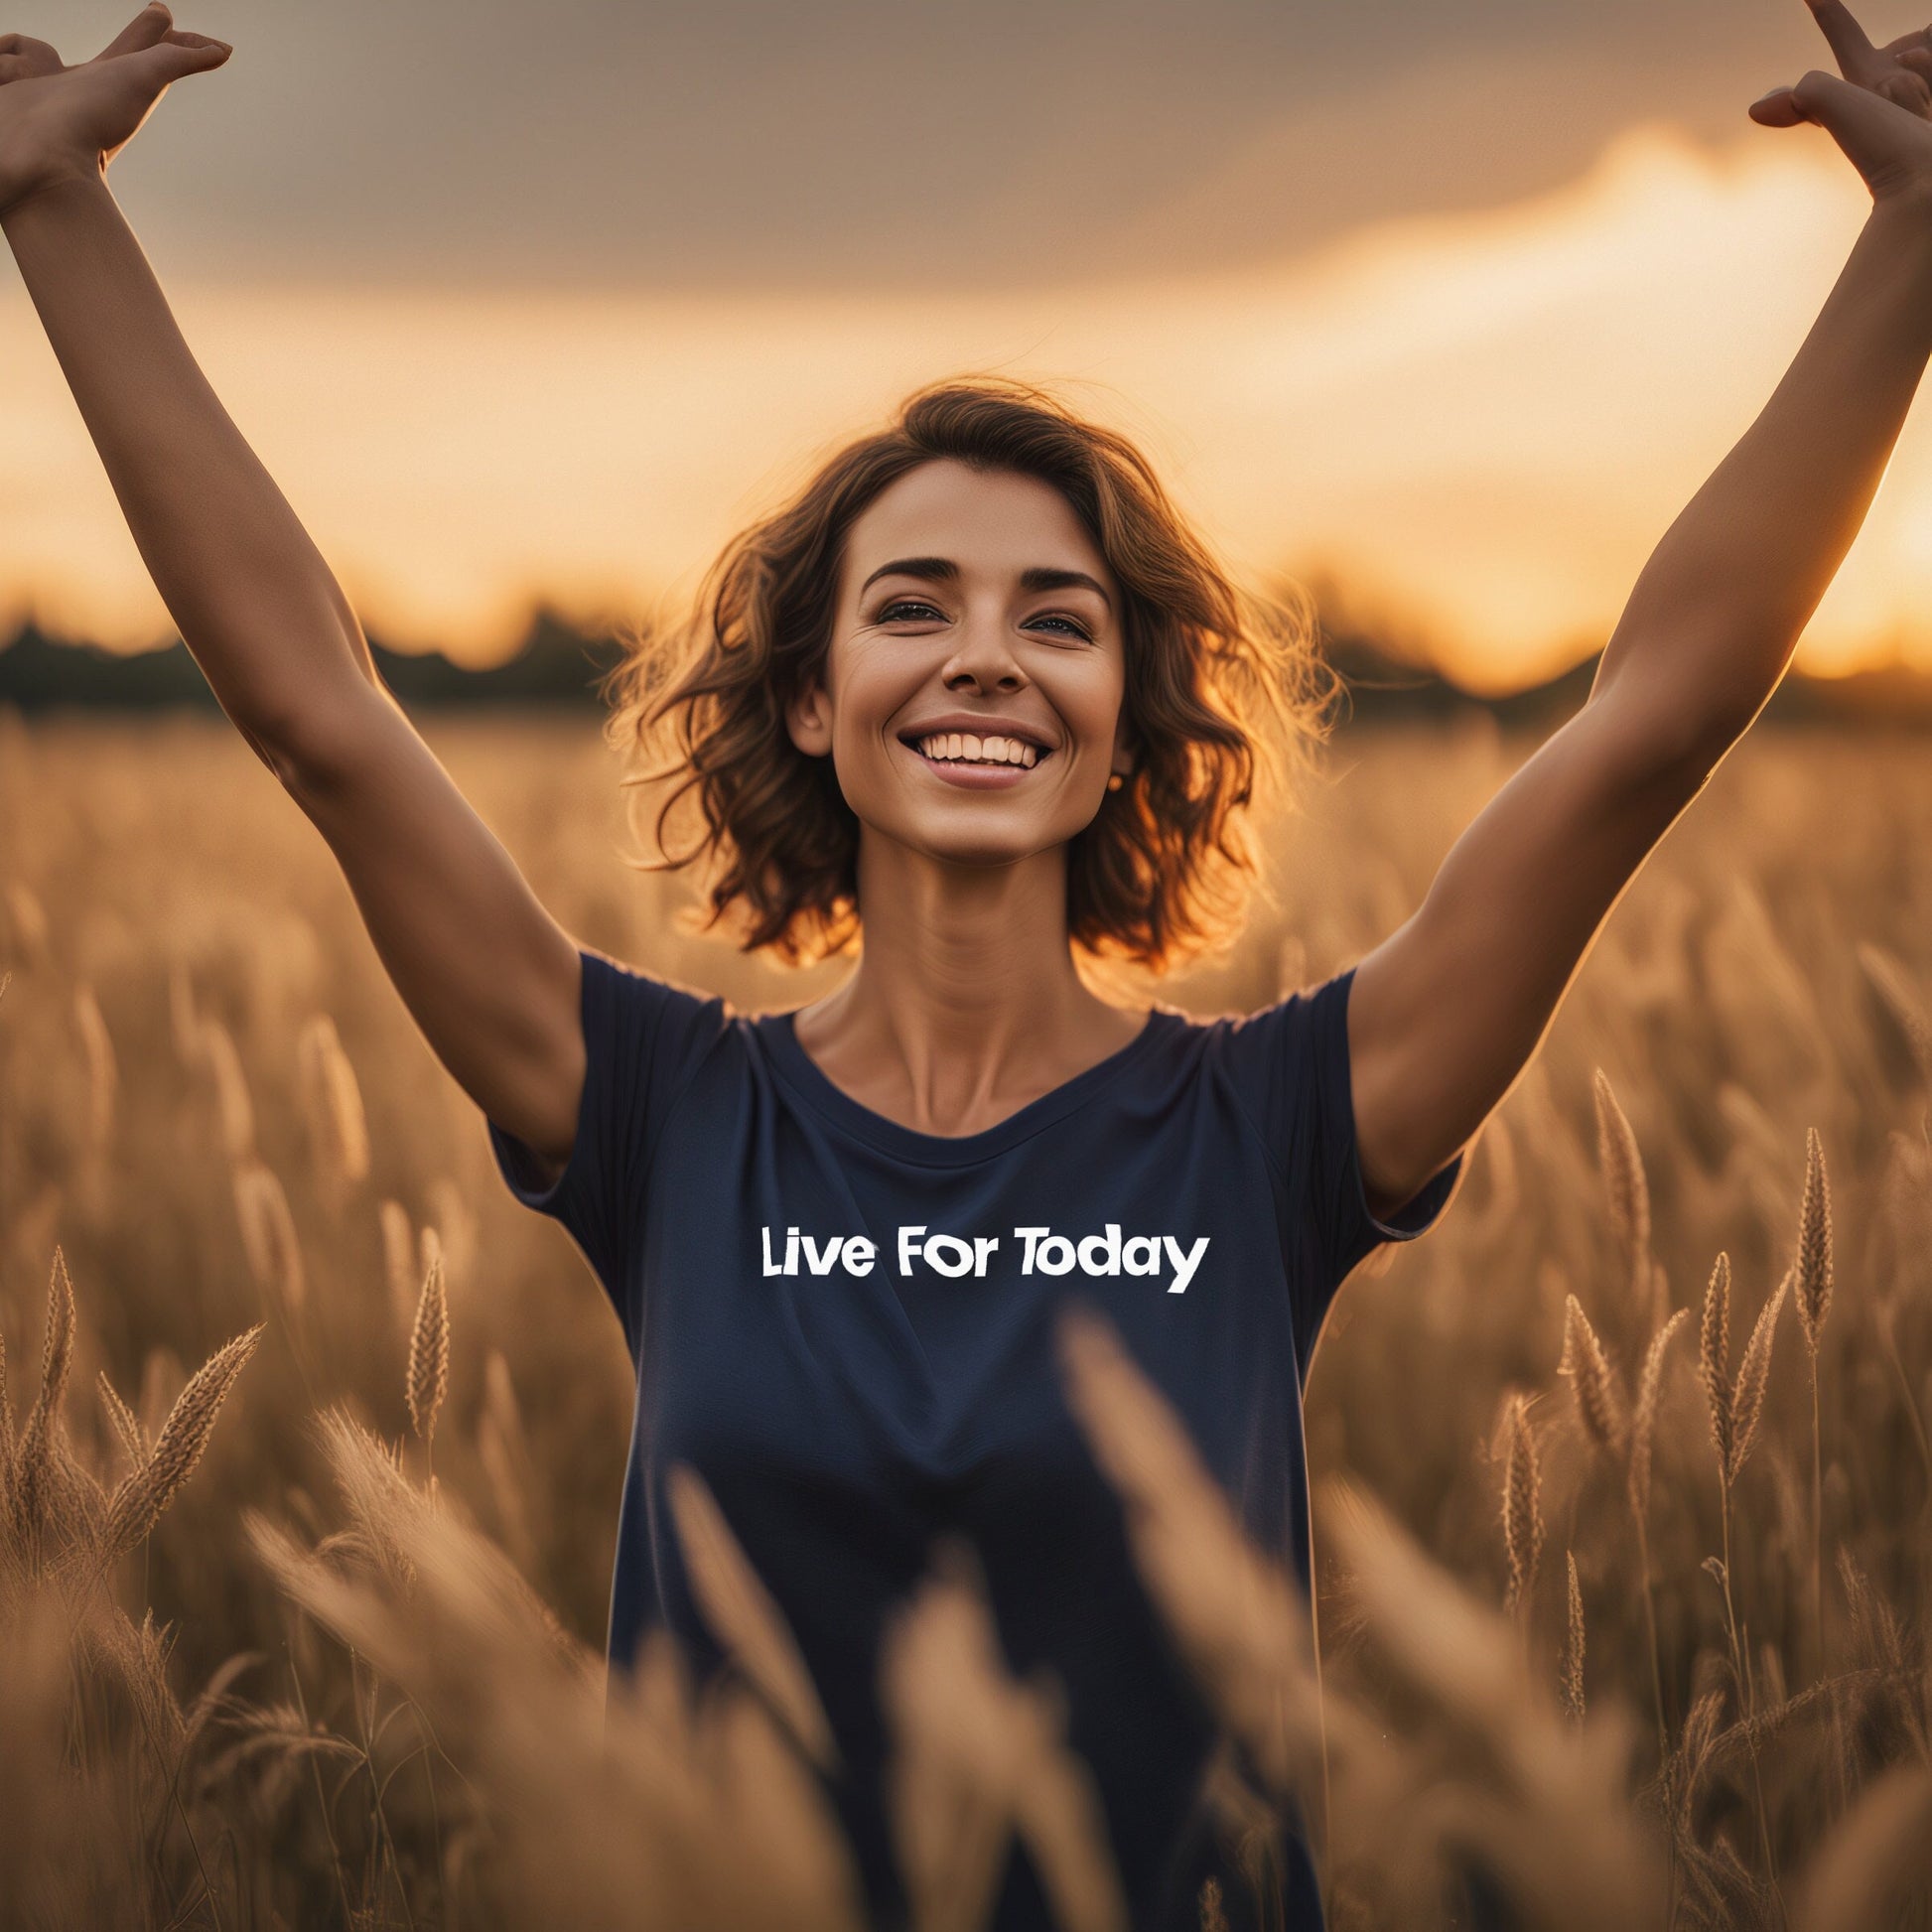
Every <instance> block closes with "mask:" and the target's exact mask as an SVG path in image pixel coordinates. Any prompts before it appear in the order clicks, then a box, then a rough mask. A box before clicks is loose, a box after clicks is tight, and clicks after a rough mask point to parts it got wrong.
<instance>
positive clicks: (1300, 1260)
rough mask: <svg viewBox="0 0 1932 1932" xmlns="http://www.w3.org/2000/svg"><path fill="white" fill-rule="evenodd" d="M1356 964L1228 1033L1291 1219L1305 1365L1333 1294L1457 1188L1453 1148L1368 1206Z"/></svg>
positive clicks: (1430, 1216) (1429, 1218)
mask: <svg viewBox="0 0 1932 1932" xmlns="http://www.w3.org/2000/svg"><path fill="white" fill-rule="evenodd" d="M1354 978H1355V969H1354V968H1353V967H1352V966H1351V967H1349V968H1348V969H1347V970H1346V971H1344V972H1341V973H1337V974H1336V975H1335V976H1334V977H1333V978H1332V979H1330V980H1327V981H1324V982H1323V983H1322V984H1321V985H1319V986H1317V987H1315V988H1313V989H1312V990H1311V991H1307V992H1298V993H1292V994H1290V995H1289V996H1288V998H1287V999H1285V1000H1282V1001H1280V1002H1279V1003H1278V1004H1277V1005H1275V1006H1272V1007H1267V1008H1264V1009H1262V1010H1261V1011H1260V1012H1258V1013H1253V1014H1249V1015H1247V1016H1246V1017H1244V1018H1242V1019H1239V1020H1236V1021H1234V1022H1233V1023H1232V1024H1231V1025H1230V1027H1229V1028H1228V1031H1227V1032H1226V1034H1225V1035H1224V1046H1225V1050H1226V1052H1227V1055H1228V1074H1229V1077H1230V1079H1231V1080H1232V1082H1233V1084H1234V1087H1235V1091H1236V1092H1237V1094H1238V1095H1239V1096H1240V1099H1241V1104H1242V1106H1243V1108H1244V1109H1245V1110H1246V1112H1247V1114H1248V1117H1249V1119H1250V1121H1251V1123H1252V1124H1253V1126H1254V1128H1255V1129H1256V1131H1257V1132H1258V1133H1259V1134H1260V1136H1261V1138H1262V1140H1263V1142H1264V1143H1265V1144H1266V1146H1267V1148H1268V1151H1269V1154H1270V1155H1271V1157H1272V1159H1273V1161H1274V1163H1275V1164H1276V1172H1277V1173H1278V1175H1279V1176H1280V1184H1281V1190H1282V1193H1281V1198H1282V1204H1283V1208H1284V1211H1285V1213H1286V1214H1287V1215H1288V1217H1289V1219H1290V1220H1291V1222H1293V1223H1294V1224H1295V1226H1294V1228H1293V1229H1292V1231H1291V1242H1292V1247H1293V1250H1294V1255H1295V1261H1294V1264H1293V1269H1294V1277H1293V1279H1292V1281H1291V1291H1292V1293H1293V1294H1294V1296H1295V1299H1296V1307H1295V1329H1296V1338H1297V1342H1298V1345H1299V1346H1300V1348H1301V1350H1302V1359H1303V1361H1304V1363H1306V1362H1307V1361H1308V1358H1309V1355H1310V1353H1311V1351H1312V1349H1313V1346H1314V1337H1315V1333H1316V1331H1317V1330H1318V1329H1319V1327H1320V1325H1321V1320H1322V1317H1323V1316H1324V1315H1325V1314H1326V1313H1327V1311H1328V1307H1329V1304H1330V1303H1331V1302H1332V1301H1333V1300H1334V1296H1335V1291H1336V1290H1337V1289H1338V1288H1339V1287H1340V1286H1341V1284H1342V1282H1343V1281H1344V1280H1345V1279H1346V1278H1347V1276H1348V1273H1349V1271H1350V1270H1351V1269H1353V1268H1354V1267H1355V1266H1356V1264H1357V1263H1358V1262H1360V1261H1361V1260H1362V1259H1363V1257H1364V1256H1366V1255H1367V1254H1369V1253H1370V1252H1371V1251H1372V1250H1373V1249H1375V1248H1378V1247H1380V1246H1381V1245H1382V1243H1383V1242H1385V1241H1413V1240H1414V1239H1415V1238H1416V1237H1417V1236H1418V1235H1420V1234H1426V1233H1427V1232H1428V1231H1429V1229H1430V1228H1431V1227H1433V1226H1434V1225H1435V1223H1436V1221H1437V1219H1438V1217H1439V1216H1440V1215H1441V1213H1442V1211H1443V1209H1444V1207H1445V1206H1447V1205H1448V1202H1449V1195H1450V1194H1451V1193H1453V1192H1454V1190H1455V1183H1456V1178H1457V1175H1458V1174H1459V1173H1460V1172H1461V1168H1462V1156H1461V1155H1460V1154H1457V1155H1456V1156H1455V1158H1454V1159H1453V1160H1452V1161H1450V1162H1449V1165H1448V1166H1447V1167H1444V1168H1442V1169H1440V1170H1439V1171H1438V1172H1437V1173H1435V1174H1433V1175H1432V1176H1431V1177H1430V1178H1429V1179H1428V1180H1427V1181H1426V1182H1425V1183H1424V1184H1423V1185H1422V1187H1421V1188H1419V1189H1418V1190H1417V1191H1416V1193H1415V1194H1413V1195H1412V1196H1411V1197H1410V1198H1409V1199H1408V1200H1407V1201H1405V1202H1404V1203H1403V1204H1402V1206H1401V1207H1400V1208H1398V1209H1397V1210H1396V1212H1395V1213H1394V1214H1393V1215H1391V1216H1390V1217H1389V1218H1388V1219H1387V1220H1378V1219H1377V1218H1376V1217H1375V1216H1374V1215H1373V1214H1371V1213H1370V1212H1369V1207H1368V1191H1367V1188H1366V1186H1365V1185H1364V1183H1363V1180H1362V1170H1361V1160H1360V1156H1359V1153H1358V1151H1357V1148H1356V1144H1355V1103H1354V1090H1353V1087H1352V1084H1351V1081H1350V1074H1349V1059H1348V994H1349V990H1350V988H1351V987H1352V985H1353V983H1354Z"/></svg>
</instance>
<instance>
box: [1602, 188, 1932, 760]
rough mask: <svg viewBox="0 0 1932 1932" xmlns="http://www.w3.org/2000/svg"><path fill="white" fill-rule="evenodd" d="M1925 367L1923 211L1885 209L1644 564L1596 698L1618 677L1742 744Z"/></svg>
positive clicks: (1874, 214)
mask: <svg viewBox="0 0 1932 1932" xmlns="http://www.w3.org/2000/svg"><path fill="white" fill-rule="evenodd" d="M1928 355H1932V207H1927V206H1925V205H1924V204H1922V203H1920V202H1919V201H1917V200H1908V199H1898V200H1891V201H1881V202H1878V203H1876V204H1874V205H1873V207H1872V210H1871V213H1870V215H1869V216H1868V217H1867V219H1866V221H1865V224H1864V227H1863V230H1862V231H1861V233H1860V235H1859V238H1858V241H1857V244H1856V245H1855V246H1854V248H1853V250H1852V254H1851V258H1850V259H1849V260H1848V261H1847V263H1846V265H1845V268H1844V271H1843V272H1842V273H1841V274H1840V276H1839V278H1838V281H1837V283H1836V284H1835V285H1834V286H1833V289H1832V292H1831V295H1830V297H1829V298H1828V299H1827V301H1826V303H1825V306H1824V308H1823V309H1822V310H1821V311H1820V313H1819V317H1818V320H1817V322H1816V323H1814V324H1813V325H1812V329H1811V333H1810V334H1809V335H1808V336H1807V337H1806V338H1805V341H1804V343H1803V345H1802V346H1801V347H1800V348H1799V350H1798V353H1797V355H1796V356H1795V358H1794V359H1793V361H1792V363H1791V366H1790V368H1789V369H1788V370H1787V371H1786V372H1785V376H1784V379H1783V380H1782V381H1781V382H1780V383H1779V384H1778V386H1777V389H1776V391H1775V392H1774V393H1773V395H1772V397H1771V399H1770V401H1769V402H1768V403H1766V404H1765V406H1764V409H1763V411H1762V412H1761V413H1760V415H1759V416H1758V418H1757V420H1756V421H1755V422H1754V423H1753V424H1752V425H1751V427H1750V428H1749V430H1747V431H1746V432H1745V434H1744V436H1743V438H1742V439H1741V440H1740V441H1739V442H1738V444H1737V445H1736V447H1735V448H1734V449H1733V450H1732V451H1731V452H1730V454H1729V455H1728V456H1727V457H1725V460H1724V462H1723V463H1721V464H1720V465H1719V466H1718V468H1717V470H1716V471H1715V472H1713V474H1712V476H1711V478H1710V481H1709V482H1707V483H1705V485H1704V487H1703V488H1702V489H1700V490H1699V491H1698V493H1697V494H1696V495H1695V496H1694V497H1693V498H1692V499H1691V501H1690V503H1689V504H1688V505H1687V506H1686V507H1685V509H1684V511H1683V512H1682V514H1680V515H1679V517H1678V518H1677V521H1676V522H1675V523H1673V524H1672V525H1671V527H1670V529H1669V530H1668V531H1667V532H1666V533H1665V535H1664V538H1663V541H1662V542H1661V543H1659V544H1658V546H1657V549H1656V551H1655V553H1654V554H1653V555H1652V557H1651V559H1650V561H1649V563H1648V564H1646V565H1645V567H1644V570H1643V573H1642V575H1641V576H1640V577H1639V578H1638V579H1637V583H1636V587H1635V589H1634V590H1633V591H1632V592H1631V594H1630V601H1629V603H1628V605H1627V606H1626V607H1625V609H1624V612H1623V615H1622V617H1621V619H1620V620H1619V621H1618V623H1617V627H1616V632H1615V634H1614V635H1613V636H1612V637H1611V639H1610V641H1609V643H1608V645H1607V646H1606V647H1605V649H1604V652H1603V656H1602V660H1601V662H1600V664H1599V665H1598V668H1597V674H1596V690H1597V691H1601V690H1603V689H1604V688H1605V687H1606V686H1607V685H1609V684H1610V683H1612V682H1614V681H1617V680H1621V679H1624V678H1626V677H1627V678H1628V679H1629V680H1631V682H1632V684H1633V685H1634V686H1636V687H1639V688H1640V689H1641V691H1642V693H1643V694H1644V696H1645V697H1646V699H1647V700H1648V701H1651V702H1655V703H1657V704H1659V705H1660V706H1661V707H1663V708H1665V709H1666V710H1668V711H1669V712H1670V713H1671V714H1672V715H1674V716H1677V717H1679V718H1680V719H1683V720H1685V721H1687V722H1689V723H1690V724H1692V725H1693V726H1694V727H1695V728H1697V729H1698V730H1700V731H1702V732H1703V733H1704V734H1705V736H1704V738H1703V739H1702V740H1701V741H1700V742H1702V743H1705V744H1712V745H1715V746H1716V747H1717V748H1718V749H1719V750H1720V751H1722V748H1723V747H1724V746H1725V745H1728V744H1729V743H1730V742H1731V740H1732V739H1734V738H1735V737H1736V736H1737V735H1738V734H1739V733H1740V732H1742V731H1743V730H1744V728H1745V727H1746V726H1747V725H1748V724H1749V723H1750V721H1751V720H1752V718H1754V717H1755V716H1756V714H1757V712H1758V710H1759V709H1760V708H1761V707H1762V705H1763V703H1764V701H1765V699H1766V698H1768V697H1769V696H1770V694H1771V692H1772V691H1773V690H1774V689H1775V688H1776V686H1777V682H1778V679H1779V678H1780V677H1782V676H1783V674H1784V670H1785V667H1786V665H1787V664H1788V663H1789V661H1790V658H1791V654H1792V652H1793V651H1794V650H1795V649H1796V647H1797V642H1798V638H1799V636H1800V634H1801V633H1802V632H1803V630H1804V627H1805V625H1806V623H1807V622H1809V621H1810V619H1811V615H1812V613H1813V611H1814V610H1816V609H1817V606H1818V602H1819V600H1820V599H1821V598H1822V597H1823V596H1824V594H1825V591H1826V588H1827V587H1828V586H1829V585H1830V583H1831V581H1832V578H1833V576H1834V575H1835V574H1836V572H1837V570H1838V567H1839V565H1840V563H1841V562H1843V560H1844V557H1845V553H1846V552H1847V551H1848V550H1849V549H1850V548H1851V546H1852V540H1853V538H1854V537H1856V536H1857V535H1858V532H1859V526H1860V525H1861V524H1862V523H1863V521H1864V516H1865V512H1866V510H1867V509H1868V508H1869V507H1870V504H1871V498H1872V496H1873V494H1874V493H1875V492H1876V490H1877V487H1878V481H1879V478H1880V477H1882V476H1883V474H1884V469H1885V464H1886V462H1887V461H1888V459H1889V458H1890V455H1891V450H1892V445H1893V443H1894V442H1895V441H1896V440H1897V437H1898V432H1899V429H1900V427H1901V425H1902V424H1903V423H1904V420H1905V414H1906V411H1907V410H1908V409H1909V408H1910V406H1911V401H1912V397H1913V395H1914V393H1915V392H1916V390H1917V388H1918V384H1919V378H1920V376H1921V375H1922V374H1923V373H1924V370H1925V365H1926V359H1927V356H1928ZM1592 695H1595V693H1594V692H1593V693H1592Z"/></svg>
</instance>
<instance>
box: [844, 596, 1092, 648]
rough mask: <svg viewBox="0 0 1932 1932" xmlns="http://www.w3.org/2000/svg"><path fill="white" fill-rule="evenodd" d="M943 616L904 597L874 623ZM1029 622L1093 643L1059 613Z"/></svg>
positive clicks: (1075, 622)
mask: <svg viewBox="0 0 1932 1932" xmlns="http://www.w3.org/2000/svg"><path fill="white" fill-rule="evenodd" d="M943 615H944V614H943V613H942V612H940V611H938V610H936V609H934V607H933V606H932V605H930V604H921V603H920V602H919V601H918V600H917V599H916V598H903V597H902V598H897V599H896V600H895V601H894V602H893V603H891V604H888V605H885V606H883V607H882V608H881V610H880V613H879V616H878V617H877V618H876V619H875V620H874V621H875V622H877V623H902V622H908V621H916V620H923V619H927V618H938V617H942V616H943ZM1027 621H1028V622H1029V623H1030V624H1039V623H1057V624H1061V625H1063V626H1064V627H1065V628H1066V629H1067V630H1069V631H1071V632H1072V634H1073V635H1074V636H1076V637H1079V638H1081V639H1083V640H1084V641H1085V642H1087V643H1092V642H1093V633H1092V631H1090V630H1088V629H1087V627H1086V626H1085V625H1084V624H1082V623H1081V622H1079V621H1078V620H1076V619H1074V618H1069V617H1065V616H1062V615H1061V614H1060V613H1059V612H1057V611H1051V612H1048V613H1046V614H1045V615H1044V616H1042V617H1037V618H1029V619H1028V620H1027Z"/></svg>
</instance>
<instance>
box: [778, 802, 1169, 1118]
mask: <svg viewBox="0 0 1932 1932" xmlns="http://www.w3.org/2000/svg"><path fill="white" fill-rule="evenodd" d="M859 903H860V905H861V907H862V909H863V917H864V921H865V939H864V949H863V952H862V954H861V957H860V961H859V965H858V968H857V970H856V971H855V972H854V973H853V975H852V977H851V978H850V979H849V980H847V981H846V983H845V984H844V985H843V986H841V987H840V988H839V990H838V991H837V992H836V993H833V994H831V995H830V996H829V997H828V998H826V999H824V1000H821V1001H819V1002H818V1003H817V1004H816V1005H815V1006H812V1007H808V1008H806V1009H805V1010H803V1011H802V1012H801V1013H800V1014H799V1015H798V1017H797V1021H796V1028H797V1035H798V1040H799V1043H800V1045H802V1046H803V1047H804V1048H805V1049H806V1051H807V1052H809V1053H810V1054H811V1056H812V1058H813V1059H814V1060H815V1061H816V1062H817V1064H818V1065H819V1067H820V1069H821V1070H822V1071H823V1072H824V1073H825V1074H826V1076H827V1077H828V1078H829V1079H830V1080H831V1081H832V1082H833V1083H834V1084H835V1085H836V1086H838V1087H840V1088H842V1089H843V1090H844V1091H845V1092H846V1093H848V1094H850V1095H851V1096H852V1098H853V1099H855V1100H857V1101H859V1102H860V1103H861V1104H862V1105H864V1106H867V1107H870V1108H871V1109H872V1110H873V1111H874V1112H876V1113H881V1114H884V1115H885V1116H886V1117H887V1118H888V1119H891V1120H896V1121H897V1122H898V1123H899V1124H900V1125H902V1126H905V1127H910V1128H913V1129H915V1130H917V1131H919V1132H921V1133H928V1134H946V1135H959V1134H973V1133H980V1132H983V1131H984V1130H985V1129H987V1128H989V1127H992V1126H996V1125H997V1124H998V1123H999V1122H1000V1121H1002V1120H1004V1119H1006V1118H1007V1116H1008V1115H1010V1114H1013V1113H1016V1112H1018V1111H1019V1109H1020V1108H1021V1107H1024V1106H1025V1105H1027V1103H1028V1102H1029V1101H1031V1100H1035V1099H1037V1098H1038V1097H1039V1096H1040V1095H1041V1094H1043V1093H1048V1092H1050V1091H1051V1090H1052V1089H1053V1088H1054V1087H1057V1086H1060V1085H1062V1084H1064V1082H1066V1081H1067V1080H1070V1079H1072V1078H1073V1077H1074V1076H1075V1075H1076V1074H1079V1073H1081V1072H1084V1071H1085V1070H1086V1068H1088V1067H1089V1066H1092V1065H1093V1064H1094V1063H1095V1062H1096V1061H1098V1060H1102V1059H1105V1058H1106V1057H1107V1056H1108V1055H1109V1054H1110V1053H1114V1052H1117V1051H1118V1050H1119V1049H1120V1048H1121V1047H1123V1046H1125V1045H1126V1044H1127V1043H1128V1042H1129V1041H1130V1040H1131V1039H1132V1038H1133V1037H1134V1035H1136V1034H1137V1033H1138V1032H1139V1031H1140V1028H1141V1026H1142V1025H1143V1024H1145V1013H1144V1012H1141V1013H1135V1012H1129V1011H1124V1010H1122V1009H1121V1008H1118V1007H1114V1006H1110V1005H1108V1004H1107V1002H1106V1001H1104V1000H1102V999H1100V998H1099V997H1098V996H1097V995H1096V994H1094V993H1093V992H1091V991H1090V990H1089V989H1088V988H1087V986H1086V985H1085V984H1084V982H1083V981H1082V980H1081V978H1080V976H1079V974H1078V972H1077V971H1076V970H1075V968H1074V964H1073V954H1072V948H1071V945H1070V943H1069V940H1068V934H1067V923H1066V864H1065V849H1064V848H1063V847H1061V848H1056V849H1053V850H1050V851H1047V852H1042V853H1037V854H1035V856H1034V857H1032V858H1030V859H1026V860H1023V861H1021V862H1020V863H1018V864H1016V865H1011V866H999V867H972V866H949V865H940V864H937V863H935V862H934V861H932V860H931V859H929V858H927V857H925V856H924V855H921V854H917V853H911V852H907V851H905V850H904V849H903V848H900V847H894V846H889V845H885V844H884V843H883V842H875V841H873V840H870V839H868V840H866V841H865V842H864V843H863V844H862V846H861V850H860V863H859Z"/></svg>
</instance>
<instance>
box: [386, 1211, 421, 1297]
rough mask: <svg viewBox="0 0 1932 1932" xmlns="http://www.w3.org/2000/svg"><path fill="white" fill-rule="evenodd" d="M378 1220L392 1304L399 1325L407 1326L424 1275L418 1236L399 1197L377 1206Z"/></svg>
mask: <svg viewBox="0 0 1932 1932" xmlns="http://www.w3.org/2000/svg"><path fill="white" fill-rule="evenodd" d="M376 1223H377V1226H378V1227H379V1228H380V1229H381V1233H382V1273H383V1277H384V1279H385V1280H386V1281H387V1282H388V1284H389V1303H390V1306H391V1307H392V1308H393V1309H394V1310H395V1312H396V1325H397V1327H398V1328H399V1329H400V1328H406V1327H407V1326H408V1325H409V1322H410V1320H411V1318H412V1317H413V1315H414V1312H415V1308H416V1291H417V1288H418V1286H419V1285H420V1283H421V1279H422V1278H421V1276H420V1275H419V1274H418V1273H417V1270H416V1235H415V1230H414V1229H412V1228H411V1226H410V1225H409V1210H408V1209H407V1208H406V1207H404V1206H403V1204H402V1202H401V1201H399V1200H385V1201H383V1202H381V1203H380V1205H379V1206H378V1207H377V1208H376Z"/></svg>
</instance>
